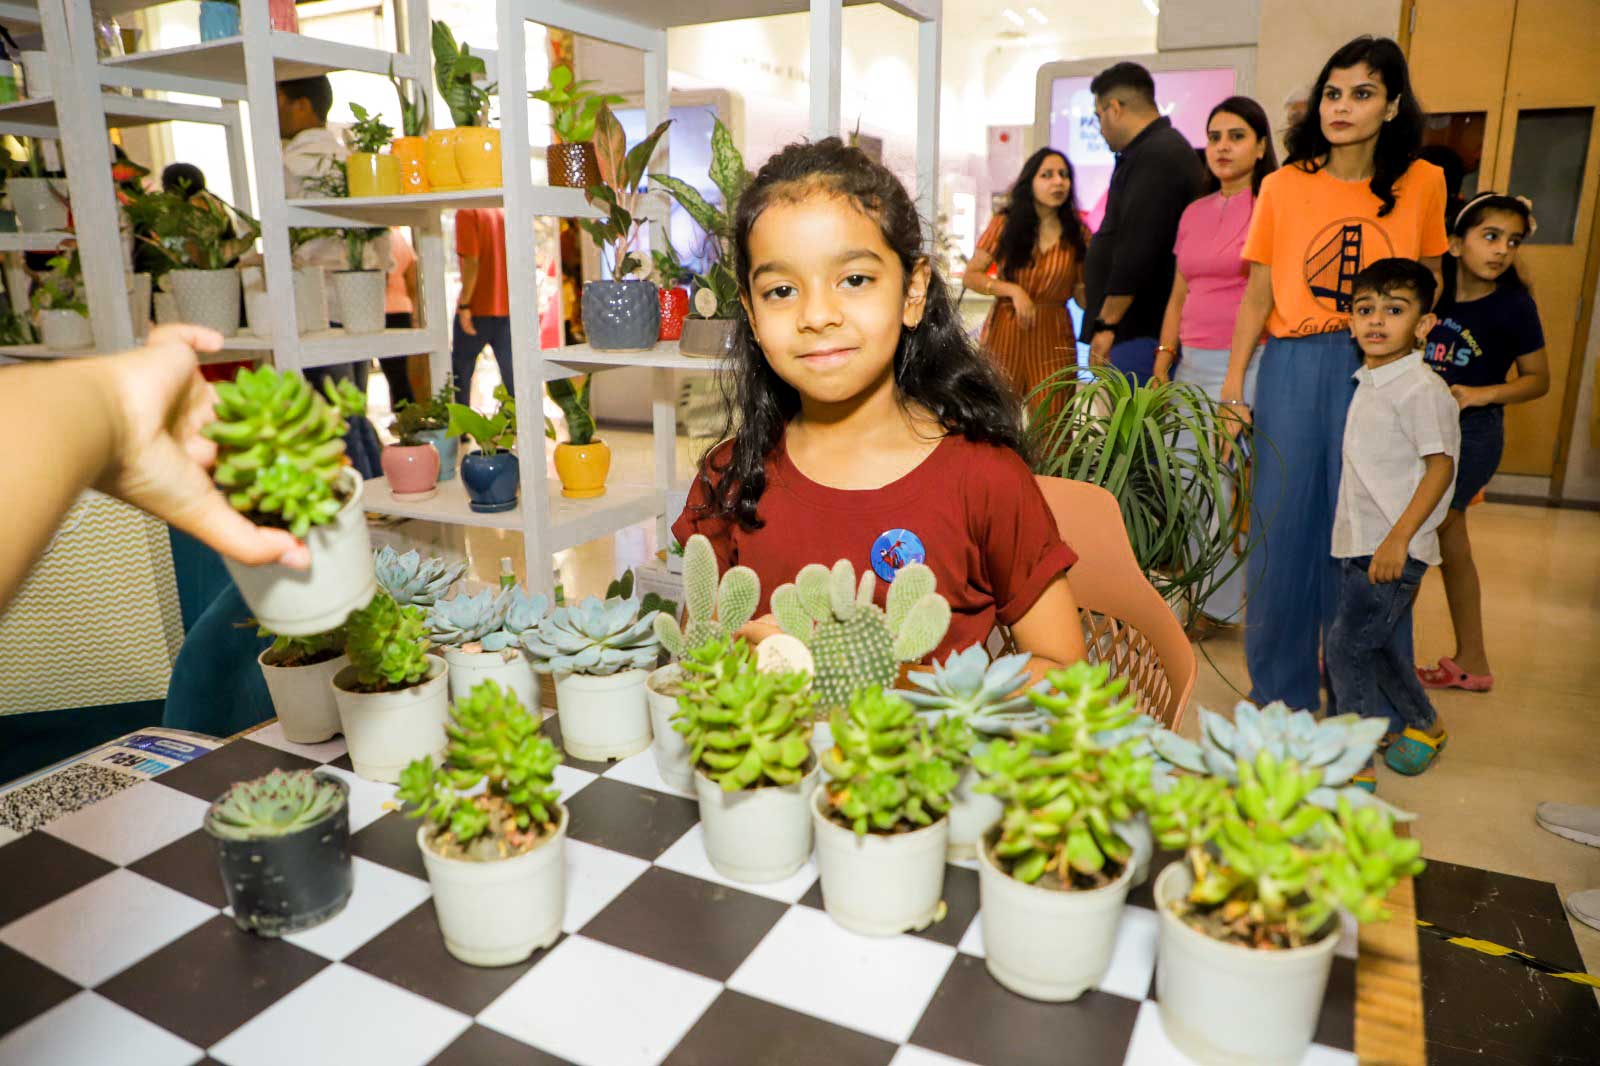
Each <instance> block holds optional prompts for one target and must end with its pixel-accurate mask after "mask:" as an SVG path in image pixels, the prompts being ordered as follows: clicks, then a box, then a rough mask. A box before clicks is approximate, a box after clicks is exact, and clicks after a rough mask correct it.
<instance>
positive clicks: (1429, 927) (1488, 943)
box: [1417, 918, 1600, 988]
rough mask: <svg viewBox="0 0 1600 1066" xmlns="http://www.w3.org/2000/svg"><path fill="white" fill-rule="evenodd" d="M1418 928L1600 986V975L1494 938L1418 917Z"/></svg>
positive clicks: (1451, 941) (1473, 948)
mask: <svg viewBox="0 0 1600 1066" xmlns="http://www.w3.org/2000/svg"><path fill="white" fill-rule="evenodd" d="M1417 928H1419V929H1422V930H1425V931H1426V932H1429V933H1432V934H1433V935H1434V936H1436V937H1438V938H1439V939H1440V940H1443V941H1444V942H1445V943H1446V944H1454V945H1455V946H1456V947H1458V948H1466V949H1467V950H1468V951H1476V952H1478V953H1480V954H1483V955H1493V956H1495V957H1496V958H1508V959H1515V960H1517V961H1518V962H1520V963H1522V965H1524V966H1526V967H1528V969H1530V970H1538V971H1539V972H1540V973H1543V974H1548V975H1549V976H1551V977H1555V978H1559V979H1560V980H1562V981H1571V982H1572V983H1573V984H1577V985H1587V986H1588V987H1590V988H1600V977H1596V976H1594V975H1593V974H1589V973H1573V972H1571V971H1570V970H1566V969H1564V968H1562V967H1560V966H1557V965H1555V964H1554V963H1549V962H1545V961H1544V960H1543V959H1541V958H1537V957H1535V956H1533V955H1529V954H1528V953H1527V952H1525V951H1518V950H1517V949H1516V948H1508V947H1506V946H1505V945H1504V944H1496V943H1495V942H1494V941H1492V940H1479V939H1477V938H1476V937H1470V936H1467V935H1466V934H1465V933H1458V932H1456V931H1455V930H1454V929H1446V928H1445V927H1444V926H1442V925H1434V924H1433V923H1432V922H1425V921H1423V920H1422V919H1421V918H1418V919H1417Z"/></svg>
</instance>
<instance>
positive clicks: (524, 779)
mask: <svg viewBox="0 0 1600 1066" xmlns="http://www.w3.org/2000/svg"><path fill="white" fill-rule="evenodd" d="M445 728H446V731H447V732H448V734H449V737H450V742H449V745H448V747H447V748H446V749H445V753H444V758H443V760H441V761H440V762H439V763H438V765H435V764H434V763H433V762H432V761H431V760H429V759H425V758H419V759H416V760H415V761H413V762H412V763H411V764H410V765H408V766H407V767H406V768H405V772H404V773H403V774H401V777H400V788H399V789H398V790H397V791H396V793H395V796H396V798H398V799H400V800H401V801H403V802H404V803H405V804H406V805H407V807H408V808H409V810H408V812H407V813H408V814H409V815H410V816H411V817H413V818H421V819H423V820H424V824H423V825H422V826H421V827H420V828H419V829H418V830H417V847H418V848H419V849H421V851H422V862H423V865H424V866H425V867H427V870H428V881H429V883H430V884H431V885H432V886H433V906H434V912H435V914H436V915H437V916H438V919H439V931H440V932H441V933H442V934H443V935H444V945H445V949H446V950H448V951H449V952H450V954H451V955H454V956H455V957H456V958H458V959H460V960H461V961H462V962H465V963H467V964H469V965H471V966H509V965H511V964H513V963H518V962H521V961H522V960H524V959H526V958H527V957H528V956H529V955H531V954H533V952H534V951H535V950H537V949H539V948H547V947H549V946H550V945H551V944H553V943H555V941H556V938H557V937H559V936H560V935H561V918H562V914H563V913H564V911H565V908H566V857H565V845H566V837H567V809H566V807H564V806H563V805H562V804H561V802H560V795H561V794H560V792H559V791H558V790H557V789H556V787H555V784H554V777H555V771H556V767H557V766H558V765H559V764H560V762H561V753H560V752H559V751H557V750H556V747H555V745H554V744H552V743H551V742H550V740H549V738H547V737H545V736H543V735H541V734H540V732H539V719H538V717H537V716H536V715H534V714H530V713H529V711H528V709H527V708H526V707H524V706H523V705H522V704H521V702H519V701H518V700H517V698H516V696H514V695H512V694H511V693H510V692H507V691H506V690H505V689H502V688H501V687H500V686H499V685H497V684H495V683H494V682H493V681H484V682H482V683H481V684H479V685H478V687H477V688H475V689H473V690H472V692H471V694H470V695H468V696H467V697H466V698H465V699H460V700H457V701H456V703H455V706H454V708H453V709H452V710H451V712H450V721H449V723H448V724H447V725H446V727H445Z"/></svg>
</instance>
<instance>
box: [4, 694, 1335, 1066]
mask: <svg viewBox="0 0 1600 1066" xmlns="http://www.w3.org/2000/svg"><path fill="white" fill-rule="evenodd" d="M545 728H546V730H547V731H549V732H551V733H553V734H554V733H558V727H557V722H556V720H555V719H554V718H552V719H550V720H549V721H548V722H547V723H546V726H545ZM821 732H823V733H824V734H825V730H823V731H821ZM556 739H558V740H559V737H556ZM817 739H818V743H819V744H827V743H829V740H828V739H827V737H826V736H825V735H824V736H819V737H818V738H817ZM313 766H324V767H325V768H326V769H327V770H328V771H329V772H331V773H334V774H337V775H339V776H340V777H342V778H344V779H345V780H346V781H348V782H349V783H350V808H351V809H350V828H351V832H352V834H353V846H352V850H353V852H354V855H355V859H354V863H355V894H354V896H353V897H352V898H351V901H350V904H349V906H348V907H346V909H345V910H344V911H343V913H341V914H339V915H338V916H337V917H335V918H334V919H332V920H331V921H328V922H326V923H324V924H323V925H321V926H318V927H316V928H314V929H310V930H307V931H305V932H302V933H297V934H295V935H293V936H289V937H285V938H283V939H281V940H266V939H261V938H258V937H255V936H251V935H249V934H246V933H241V932H240V931H239V930H238V929H237V928H236V927H235V926H234V924H233V922H232V920H231V918H229V917H228V915H227V913H226V912H225V910H224V908H225V906H226V900H225V898H224V896H223V892H222V886H221V883H220V881H219V879H218V876H217V871H216V865H215V862H214V860H213V858H212V854H211V850H210V847H209V845H208V842H207V841H206V839H205V837H204V835H203V834H202V832H201V831H200V829H199V825H200V821H201V817H202V815H203V814H204V812H205V809H206V805H207V803H208V801H209V800H211V799H212V798H213V797H215V796H217V795H218V794H220V793H221V792H222V791H223V790H224V789H225V788H226V787H227V785H228V784H229V783H230V782H233V781H237V780H242V779H245V778H249V777H253V776H256V775H258V774H261V773H264V772H266V771H267V770H270V769H272V768H273V767H281V768H284V769H294V768H304V767H313ZM557 783H558V784H559V785H560V787H561V789H562V790H563V794H564V798H565V802H566V803H567V806H568V808H569V809H570V811H571V822H570V830H569V832H570V839H569V841H568V843H567V852H566V862H567V905H566V918H565V921H564V923H563V934H562V937H561V939H560V940H558V941H557V942H556V943H555V944H554V945H553V946H552V947H550V948H549V949H548V950H546V951H542V952H539V953H537V954H536V955H535V956H534V957H533V958H531V959H529V960H528V961H527V962H524V963H522V964H521V965H518V966H507V967H502V968H497V969H477V968H474V967H470V966H466V965H463V964H461V963H458V962H456V961H455V960H454V959H452V958H451V957H450V956H449V955H448V954H447V953H446V952H445V949H444V942H443V940H442V939H441V938H440V936H439V928H438V924H437V922H436V920H435V918H434V913H433V905H432V903H431V902H430V900H429V888H428V881H427V877H426V875H425V873H424V871H423V868H422V860H421V856H420V855H419V854H418V852H417V846H416V823H415V822H414V821H410V820H407V819H405V818H403V817H402V816H401V815H400V814H398V813H396V812H394V811H391V810H386V809H385V804H386V803H387V802H388V801H389V800H390V797H391V793H392V791H393V789H392V787H391V786H387V785H378V784H374V783H372V782H369V781H364V780H362V779H360V778H358V777H357V776H356V775H355V774H354V773H353V772H352V771H351V768H350V760H349V758H348V757H347V756H346V754H345V749H344V743H343V741H342V740H334V741H331V742H329V743H327V744H321V745H316V746H314V747H308V746H303V745H297V744H292V743H289V742H288V741H286V740H284V739H283V735H282V733H281V731H279V729H278V727H277V726H276V725H272V726H269V727H267V728H266V729H263V730H260V731H258V732H256V733H254V734H252V735H251V737H250V738H249V739H243V740H238V741H235V742H233V743H231V744H229V745H227V746H225V747H223V748H221V749H219V750H218V751H216V752H213V753H211V754H209V755H206V756H204V757H202V758H200V759H197V760H196V761H194V762H192V763H189V764H188V765H186V766H182V767H179V768H177V769H174V770H171V771H169V772H168V773H166V774H164V775H162V776H161V777H160V778H157V779H156V780H153V781H149V782H146V783H143V784H140V785H138V786H136V787H134V788H131V789H127V790H125V791H123V792H120V793H118V794H116V795H114V796H112V797H110V798H108V799H106V800H104V801H102V802H100V803H99V804H97V805H95V806H93V807H91V808H88V809H86V810H83V811H79V812H76V813H74V814H71V815H67V816H65V817H62V818H59V819H57V820H55V821H54V822H51V823H50V824H48V825H46V826H45V827H44V828H42V829H40V830H37V831H35V832H32V833H30V834H28V835H26V836H24V837H22V838H20V839H18V840H15V841H13V842H11V843H9V844H6V845H5V846H4V847H0V870H5V871H7V876H5V877H0V988H3V989H5V992H4V994H3V995H0V1034H4V1035H0V1066H23V1064H27V1066H46V1064H48V1066H103V1064H105V1063H111V1062H115V1063H118V1064H119V1066H185V1064H190V1063H224V1064H227V1066H280V1064H282V1063H290V1062H292V1063H296V1064H297V1066H316V1064H323V1063H326V1064H329V1066H354V1064H358V1063H373V1064H380V1063H381V1064H383V1066H422V1064H424V1063H433V1064H436V1066H493V1064H497V1063H518V1064H530V1063H531V1064H537V1066H555V1064H560V1063H573V1064H579V1066H652V1064H655V1063H669V1064H673V1066H762V1064H774V1066H777V1064H782V1066H809V1064H813V1063H815V1064H819V1066H820V1064H826V1066H857V1064H859V1066H885V1064H890V1063H892V1064H894V1066H963V1064H970V1066H1033V1064H1040V1066H1044V1064H1049V1066H1058V1064H1059V1063H1061V1062H1066V1061H1071V1062H1083V1063H1126V1064H1129V1066H1153V1064H1157V1063H1181V1062H1183V1061H1184V1059H1183V1058H1182V1056H1181V1055H1179V1054H1178V1052H1176V1051H1175V1050H1174V1049H1173V1048H1172V1046H1171V1045H1170V1044H1169V1043H1168V1041H1167V1039H1166V1037H1165V1035H1164V1034H1163V1032H1162V1028H1161V1021H1160V1017H1159V1015H1158V1013H1157V1011H1156V1004H1155V1003H1154V1001H1153V998H1152V997H1153V995H1154V970H1155V946H1156V924H1157V923H1156V913H1155V911H1154V910H1153V909H1152V901H1151V898H1150V891H1149V888H1148V887H1145V888H1142V889H1138V890H1136V891H1135V892H1134V893H1133V895H1132V896H1131V897H1130V900H1129V903H1130V906H1129V907H1128V909H1127V913H1126V915H1125V916H1124V918H1123V921H1122V925H1121V931H1120V933H1119V936H1118V941H1117V947H1116V954H1115V957H1114V959H1113V961H1112V964H1111V969H1110V971H1109V972H1108V973H1107V974H1106V978H1105V981H1104V982H1103V983H1102V985H1101V987H1100V988H1099V989H1097V990H1094V991H1090V992H1088V993H1086V994H1085V995H1084V996H1083V997H1082V998H1081V999H1080V1000H1078V1002H1076V1003H1070V1004H1044V1003H1036V1002H1034V1001H1032V1000H1028V999H1024V998H1022V997H1019V996H1016V995H1013V994H1012V993H1010V992H1008V991H1006V990H1005V989H1003V988H1001V987H1000V985H999V984H997V983H996V982H995V981H994V980H993V979H992V978H991V977H990V976H989V974H988V972H987V970H986V969H985V968H984V962H983V940H982V933H981V929H980V924H979V922H978V921H977V920H976V915H977V910H978V875H977V871H976V870H975V869H974V868H972V867H971V866H970V865H968V866H962V865H952V866H950V867H948V868H947V869H946V876H945V901H946V903H947V905H948V909H949V913H948V915H947V916H946V917H945V918H944V920H943V921H941V922H939V923H937V924H935V925H933V926H932V927H930V928H928V929H927V930H924V931H923V932H921V933H916V934H907V935H904V936H897V937H888V938H873V937H861V936H857V935H855V934H853V933H849V932H846V931H845V930H844V929H842V928H840V927H839V926H838V925H836V924H834V922H833V921H832V920H831V919H830V918H828V916H827V915H826V914H825V913H824V912H823V910H822V898H821V890H820V887H819V885H818V883H817V873H816V868H815V866H814V865H811V864H808V865H807V866H806V867H805V868H804V869H803V870H802V871H801V872H800V873H798V874H796V875H795V876H794V877H792V878H789V879H788V880H786V881H781V882H778V883H776V884H768V885H741V884H737V883H734V882H730V881H727V880H725V879H724V878H722V877H720V876H719V875H717V874H716V873H715V872H714V871H713V870H712V868H711V866H710V864H709V863H708V862H707V860H706V857H705V852H704V849H703V847H702V844H701V836H700V827H699V824H698V817H697V808H696V804H695V802H694V800H693V799H692V798H691V797H688V796H686V795H684V794H683V793H679V792H676V791H674V790H673V789H671V788H670V787H668V786H667V785H665V784H664V783H663V782H662V781H661V779H660V777H659V775H658V774H657V773H656V770H655V763H654V761H653V759H652V757H651V755H650V753H649V752H648V751H646V752H644V753H643V754H640V755H637V756H634V757H633V758H630V759H626V760H623V761H621V762H618V763H613V764H609V765H607V764H598V763H589V762H582V761H569V762H568V763H567V764H565V765H564V766H563V767H562V768H561V769H560V771H559V776H558V779H557ZM1351 944H1353V940H1350V939H1349V938H1347V944H1346V945H1342V946H1341V954H1340V957H1339V958H1338V959H1337V961H1336V963H1335V966H1334V970H1333V976H1332V980H1331V983H1330V986H1329V990H1328V997H1327V1002H1326V1006H1325V1007H1324V1010H1323V1016H1322V1022H1321V1026H1320V1028H1319V1029H1318V1032H1317V1044H1316V1046H1314V1047H1313V1048H1312V1050H1311V1053H1310V1054H1309V1055H1308V1056H1307V1058H1306V1062H1307V1063H1309V1064H1314V1066H1354V1064H1355V1061H1356V1059H1355V1055H1354V1054H1353V1051H1352V1049H1353V1047H1354V1028H1355V1023H1354V1017H1355V964H1354V961H1353V957H1354V954H1353V950H1352V949H1351V947H1349V946H1348V945H1351Z"/></svg>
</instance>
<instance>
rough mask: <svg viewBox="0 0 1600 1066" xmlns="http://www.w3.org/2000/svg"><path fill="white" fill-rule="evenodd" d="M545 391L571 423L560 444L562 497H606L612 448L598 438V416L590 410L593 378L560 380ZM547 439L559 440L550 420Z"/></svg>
mask: <svg viewBox="0 0 1600 1066" xmlns="http://www.w3.org/2000/svg"><path fill="white" fill-rule="evenodd" d="M545 391H546V392H548V393H549V394H550V398H551V399H552V400H554V401H555V402H556V404H557V405H558V406H559V407H560V408H561V413H562V414H563V415H565V416H566V420H567V439H566V440H565V441H562V442H560V443H558V444H557V445H556V458H555V462H556V476H557V477H559V478H560V479H561V495H563V496H566V497H567V498H568V499H574V500H592V499H594V498H595V497H596V496H604V495H605V494H606V475H607V474H609V473H610V472H611V446H610V445H608V444H607V443H606V442H605V441H603V440H596V439H595V435H594V415H593V414H592V413H591V412H590V409H589V375H588V374H583V375H581V376H579V377H577V378H556V379H554V380H552V381H548V382H546V383H545ZM545 436H547V437H549V438H550V439H551V440H555V439H556V429H555V424H554V423H553V422H551V421H550V420H549V419H546V420H545Z"/></svg>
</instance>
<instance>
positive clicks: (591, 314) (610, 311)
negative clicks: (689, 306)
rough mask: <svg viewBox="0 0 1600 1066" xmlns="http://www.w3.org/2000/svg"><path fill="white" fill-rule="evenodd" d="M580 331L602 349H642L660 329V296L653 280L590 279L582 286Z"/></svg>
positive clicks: (650, 343)
mask: <svg viewBox="0 0 1600 1066" xmlns="http://www.w3.org/2000/svg"><path fill="white" fill-rule="evenodd" d="M583 331H584V332H585V333H587V334H588V335H589V346H590V347H591V348H594V349H596V350H597V351H602V352H642V351H645V350H647V349H650V348H653V347H655V343H656V338H657V337H658V336H659V335H660V333H661V297H660V294H659V290H658V289H657V288H656V283H655V282H653V281H639V280H635V279H630V280H628V281H591V282H589V283H587V284H586V285H584V287H583Z"/></svg>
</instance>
